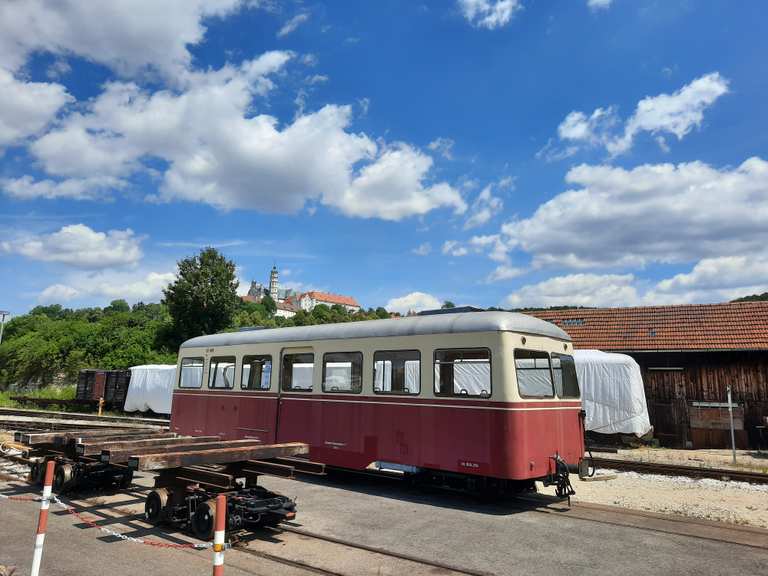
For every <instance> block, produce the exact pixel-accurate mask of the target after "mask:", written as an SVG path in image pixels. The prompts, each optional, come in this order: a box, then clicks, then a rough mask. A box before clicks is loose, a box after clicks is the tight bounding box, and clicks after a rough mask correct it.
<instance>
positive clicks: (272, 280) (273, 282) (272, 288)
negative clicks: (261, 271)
mask: <svg viewBox="0 0 768 576" xmlns="http://www.w3.org/2000/svg"><path fill="white" fill-rule="evenodd" d="M269 295H270V296H271V297H272V300H274V301H275V302H277V266H272V271H271V272H270V273H269Z"/></svg>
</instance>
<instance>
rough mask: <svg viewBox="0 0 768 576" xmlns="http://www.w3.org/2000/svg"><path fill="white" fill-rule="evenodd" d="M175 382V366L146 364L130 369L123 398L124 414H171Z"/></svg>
mask: <svg viewBox="0 0 768 576" xmlns="http://www.w3.org/2000/svg"><path fill="white" fill-rule="evenodd" d="M175 382H176V366H175V365H172V364H170V365H166V364H147V365H146V366H134V367H133V368H131V382H130V384H129V385H128V394H127V396H126V397H125V408H124V410H125V411H126V412H135V411H137V410H138V411H140V412H146V411H147V410H152V412H155V413H157V414H170V413H171V398H172V396H173V385H174V383H175Z"/></svg>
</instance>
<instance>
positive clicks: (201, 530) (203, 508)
mask: <svg viewBox="0 0 768 576" xmlns="http://www.w3.org/2000/svg"><path fill="white" fill-rule="evenodd" d="M191 528H192V534H194V535H195V537H196V538H199V539H200V540H206V541H207V540H210V539H211V538H213V532H214V529H215V528H216V500H208V501H206V502H201V503H200V504H198V505H197V510H195V513H194V515H193V516H192V522H191Z"/></svg>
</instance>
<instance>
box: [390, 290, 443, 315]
mask: <svg viewBox="0 0 768 576" xmlns="http://www.w3.org/2000/svg"><path fill="white" fill-rule="evenodd" d="M440 306H441V302H440V300H438V299H437V298H435V297H434V296H432V295H431V294H426V293H425V292H411V293H410V294H406V295H405V296H400V297H399V298H392V299H391V300H389V301H388V302H387V303H386V305H385V306H384V308H386V309H387V310H389V311H390V312H399V313H400V314H407V313H408V312H421V311H422V310H430V309H434V308H440Z"/></svg>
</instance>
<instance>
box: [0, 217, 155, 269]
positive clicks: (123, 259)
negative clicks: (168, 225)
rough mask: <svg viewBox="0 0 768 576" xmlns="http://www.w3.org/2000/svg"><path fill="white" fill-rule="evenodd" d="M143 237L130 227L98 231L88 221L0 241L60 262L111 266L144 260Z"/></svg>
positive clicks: (32, 256) (27, 254) (2, 246)
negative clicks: (49, 232)
mask: <svg viewBox="0 0 768 576" xmlns="http://www.w3.org/2000/svg"><path fill="white" fill-rule="evenodd" d="M142 240H143V238H141V237H138V236H136V235H135V234H134V232H133V230H131V229H130V228H127V229H125V230H109V231H108V232H96V231H95V230H92V229H91V228H89V227H88V226H86V225H85V224H72V225H69V226H64V227H62V228H61V230H59V231H58V232H54V233H52V234H41V235H37V236H25V237H21V238H18V239H16V240H8V241H3V242H0V249H2V251H3V252H8V253H14V254H20V255H22V256H25V257H26V258H30V259H32V260H39V261H42V262H59V263H62V264H67V265H69V266H75V267H79V268H111V267H114V266H127V265H131V264H136V263H137V262H138V261H139V260H141V257H142V252H141V241H142Z"/></svg>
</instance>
